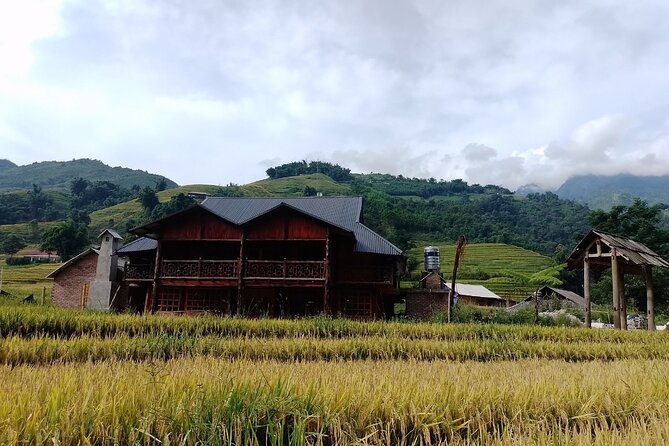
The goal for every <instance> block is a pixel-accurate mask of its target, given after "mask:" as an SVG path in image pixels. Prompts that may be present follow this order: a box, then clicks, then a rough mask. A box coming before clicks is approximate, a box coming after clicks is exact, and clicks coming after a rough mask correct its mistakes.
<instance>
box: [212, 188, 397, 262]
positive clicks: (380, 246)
mask: <svg viewBox="0 0 669 446" xmlns="http://www.w3.org/2000/svg"><path fill="white" fill-rule="evenodd" d="M201 206H202V207H204V208H205V209H207V210H209V211H211V212H213V213H214V214H216V215H218V216H220V217H221V218H224V219H225V220H228V221H230V222H232V223H235V224H238V225H243V224H245V223H248V222H249V221H252V220H254V219H256V218H258V217H260V216H262V215H264V214H266V213H268V212H270V211H272V210H274V209H277V208H279V207H281V206H286V207H289V208H292V209H295V210H297V211H298V212H301V213H303V214H306V215H309V216H311V217H313V218H315V219H317V220H321V221H323V222H325V223H327V224H330V225H332V226H335V227H338V228H340V229H343V230H345V231H348V232H351V233H353V236H354V237H355V240H356V246H355V251H356V252H367V253H373V254H386V255H395V256H399V255H402V250H401V249H399V248H398V247H397V246H395V245H393V244H392V243H390V242H389V241H388V240H386V239H384V238H383V237H381V236H380V235H378V234H377V233H376V232H374V231H372V230H371V229H369V228H368V227H366V226H365V225H363V224H362V223H360V214H361V212H362V198H361V197H298V198H273V197H272V198H238V197H232V198H228V197H208V198H206V199H205V200H204V201H203V202H202V203H201Z"/></svg>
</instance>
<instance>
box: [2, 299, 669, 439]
mask: <svg viewBox="0 0 669 446" xmlns="http://www.w3.org/2000/svg"><path fill="white" fill-rule="evenodd" d="M0 382H2V394H3V398H2V400H0V444H33V445H47V444H48V445H53V444H58V445H64V446H69V445H92V444H100V445H119V444H124V445H125V444H129V445H148V444H151V445H153V444H170V445H282V444H286V445H288V444H291V445H330V446H332V445H342V446H343V445H349V444H358V445H388V444H393V445H437V444H440V445H441V444H451V445H480V444H486V445H508V444H518V445H520V444H539V445H558V444H560V445H562V444H581V445H590V444H598V445H645V444H666V443H667V441H669V404H667V401H669V384H668V383H669V335H667V334H666V333H657V332H656V333H650V332H621V331H613V330H610V331H607V330H588V329H577V328H567V327H537V326H511V325H483V324H425V323H420V324H419V323H401V322H356V321H350V320H342V319H328V318H323V317H318V318H313V319H301V320H273V319H253V320H250V319H240V318H222V317H215V316H202V317H185V316H183V317H167V316H156V315H153V316H136V315H129V314H121V315H115V314H109V313H93V312H86V311H67V310H61V309H56V308H41V307H39V306H28V305H16V306H7V305H5V306H0Z"/></svg>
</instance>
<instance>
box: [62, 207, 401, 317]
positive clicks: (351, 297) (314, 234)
mask: <svg viewBox="0 0 669 446" xmlns="http://www.w3.org/2000/svg"><path fill="white" fill-rule="evenodd" d="M361 216H362V199H361V198H360V197H304V198H217V197H208V198H206V199H205V200H204V201H203V202H202V203H201V204H198V205H195V206H193V207H190V208H188V209H186V210H184V211H181V212H178V213H176V214H173V215H170V216H168V217H165V218H162V219H160V220H157V221H153V222H151V223H148V224H146V225H143V226H140V227H138V228H135V229H133V230H132V231H131V232H132V233H134V234H136V235H138V236H139V238H138V239H136V240H134V241H131V242H130V243H127V244H126V245H124V246H122V247H120V248H118V249H116V250H115V251H114V252H113V253H112V254H111V255H112V256H118V258H119V259H120V260H119V262H120V264H121V265H122V268H121V270H122V271H123V275H122V277H121V278H120V280H119V279H117V280H118V283H119V284H120V286H121V288H122V289H121V292H119V293H117V294H116V296H114V291H113V287H112V289H110V295H109V296H110V297H108V299H107V307H108V308H109V307H114V308H129V309H134V310H135V311H138V312H158V313H170V314H184V313H186V314H193V313H202V312H213V313H217V314H244V315H249V316H272V317H277V316H303V315H313V314H320V313H325V314H331V315H341V316H345V317H353V318H362V319H368V318H385V317H391V316H392V315H393V309H394V304H395V303H396V302H397V300H398V298H399V292H398V285H399V282H398V276H399V273H400V272H402V271H403V269H404V263H405V259H404V256H403V255H402V252H401V250H400V249H399V248H397V247H396V246H394V245H393V244H392V243H390V242H388V241H387V240H385V239H384V238H383V237H381V236H379V235H378V234H376V233H375V232H374V231H372V230H371V229H369V228H367V227H366V226H365V225H364V224H363V223H362V221H361ZM80 256H81V257H80ZM80 256H78V257H79V258H80V259H84V258H87V256H91V259H92V258H93V257H92V254H91V253H90V252H88V253H87V254H85V253H82V254H80ZM73 260H75V259H73ZM113 262H114V261H113V260H112V261H111V263H113ZM73 263H79V262H78V261H75V262H73ZM89 263H91V264H92V260H90V261H88V262H87V263H86V264H87V265H88V264H89ZM82 265H83V264H82ZM89 266H90V265H89ZM59 269H60V270H61V271H60V272H58V271H55V272H54V273H52V274H51V275H50V276H51V277H54V278H55V281H56V282H59V281H60V278H61V277H65V276H64V271H66V270H67V269H72V266H69V267H66V266H65V265H63V267H61V268H59ZM82 269H84V268H83V266H82ZM105 274H108V273H105ZM119 277H120V276H119ZM112 282H113V283H116V282H114V281H112ZM56 286H57V287H58V285H56ZM77 286H83V285H81V284H79V283H77V284H76V285H72V286H71V287H70V288H73V287H74V288H76V287H77ZM91 288H93V286H92V285H91ZM79 294H81V293H77V295H79ZM54 301H55V302H56V304H60V302H61V301H60V300H58V299H54ZM89 302H90V299H89ZM69 306H72V305H69ZM88 307H89V308H91V305H88Z"/></svg>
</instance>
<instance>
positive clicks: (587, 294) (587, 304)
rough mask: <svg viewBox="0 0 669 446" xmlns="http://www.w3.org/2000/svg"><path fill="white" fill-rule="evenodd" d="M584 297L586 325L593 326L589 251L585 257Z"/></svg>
mask: <svg viewBox="0 0 669 446" xmlns="http://www.w3.org/2000/svg"><path fill="white" fill-rule="evenodd" d="M583 297H584V298H585V326H586V327H588V328H592V305H591V303H590V259H589V256H588V253H587V252H586V253H585V257H584V258H583Z"/></svg>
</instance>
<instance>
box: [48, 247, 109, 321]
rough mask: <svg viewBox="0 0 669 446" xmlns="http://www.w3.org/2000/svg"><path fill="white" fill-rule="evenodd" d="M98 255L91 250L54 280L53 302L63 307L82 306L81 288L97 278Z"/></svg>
mask: <svg viewBox="0 0 669 446" xmlns="http://www.w3.org/2000/svg"><path fill="white" fill-rule="evenodd" d="M97 260H98V255H97V254H96V253H95V252H90V253H89V254H87V255H86V256H84V257H83V258H81V259H79V261H77V262H75V263H74V264H73V265H71V266H70V267H69V268H66V269H65V270H64V271H62V272H61V273H60V274H58V275H57V276H56V277H55V278H54V280H53V303H54V305H56V306H58V307H63V308H81V290H82V288H83V286H84V284H90V283H91V282H92V281H93V279H94V278H95V268H96V266H97Z"/></svg>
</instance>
